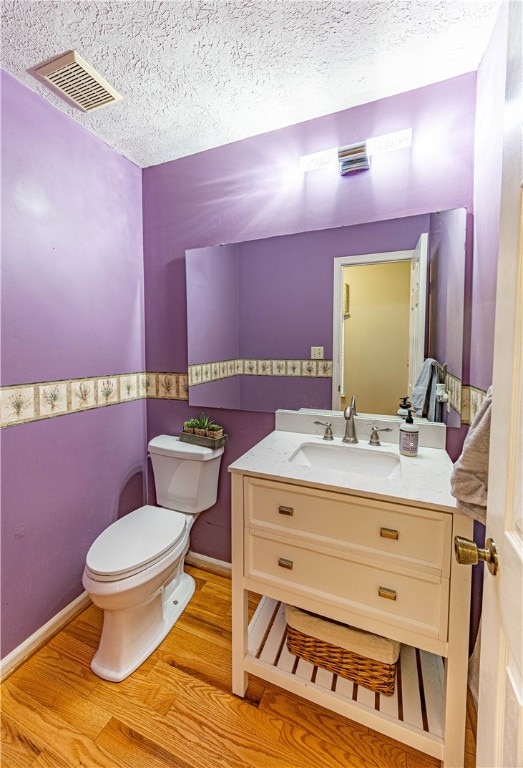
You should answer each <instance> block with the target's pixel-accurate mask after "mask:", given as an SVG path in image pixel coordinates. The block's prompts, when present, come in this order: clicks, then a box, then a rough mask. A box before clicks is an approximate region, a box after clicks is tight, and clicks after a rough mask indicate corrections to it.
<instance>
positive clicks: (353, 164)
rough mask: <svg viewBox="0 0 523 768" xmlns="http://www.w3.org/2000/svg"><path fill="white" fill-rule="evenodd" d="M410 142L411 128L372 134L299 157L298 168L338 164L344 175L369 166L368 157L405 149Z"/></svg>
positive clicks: (312, 169) (305, 169)
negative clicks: (340, 145)
mask: <svg viewBox="0 0 523 768" xmlns="http://www.w3.org/2000/svg"><path fill="white" fill-rule="evenodd" d="M411 144H412V128H405V129H404V130H401V131H395V132H394V133H386V134H383V135H382V136H374V137H373V138H371V139H366V140H365V141H359V142H356V143H355V144H348V145H346V146H344V147H333V148H332V149H324V150H322V151H321V152H313V153H312V154H310V155H302V156H301V157H300V169H301V170H302V171H303V172H306V171H315V170H317V169H319V168H328V167H330V166H338V168H339V172H340V174H341V175H342V176H345V175H346V174H347V173H350V172H351V171H360V170H366V169H368V168H370V158H371V157H373V156H374V155H381V154H383V153H385V152H393V151H395V150H397V149H405V148H406V147H410V146H411Z"/></svg>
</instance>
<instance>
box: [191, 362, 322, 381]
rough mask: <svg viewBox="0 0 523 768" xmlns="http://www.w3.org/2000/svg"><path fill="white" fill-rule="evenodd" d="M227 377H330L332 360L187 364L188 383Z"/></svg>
mask: <svg viewBox="0 0 523 768" xmlns="http://www.w3.org/2000/svg"><path fill="white" fill-rule="evenodd" d="M230 376H304V377H307V378H311V377H313V378H314V377H315V378H317V377H321V378H331V377H332V360H269V359H263V360H258V359H251V358H249V359H236V360H215V361H213V362H210V363H200V364H198V365H190V366H189V386H190V387H194V386H195V385H197V384H205V383H206V382H208V381H217V380H218V379H227V378H229V377H230Z"/></svg>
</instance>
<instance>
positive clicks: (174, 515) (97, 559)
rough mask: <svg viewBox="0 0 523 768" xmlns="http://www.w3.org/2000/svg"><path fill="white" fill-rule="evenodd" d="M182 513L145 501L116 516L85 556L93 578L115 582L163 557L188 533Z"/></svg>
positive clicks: (138, 571)
mask: <svg viewBox="0 0 523 768" xmlns="http://www.w3.org/2000/svg"><path fill="white" fill-rule="evenodd" d="M188 530H189V526H188V518H187V517H186V515H184V514H183V513H182V512H176V511H174V510H172V509H165V508H163V507H153V506H151V505H149V504H147V505H145V506H143V507H139V508H138V509H135V510H134V511H133V512H130V513H129V514H128V515H125V517H122V518H120V519H119V520H117V521H116V522H114V523H113V524H112V525H110V526H109V527H108V528H106V529H105V530H104V531H102V533H101V534H100V535H99V536H98V538H97V539H95V541H94V542H93V544H92V545H91V547H90V549H89V551H88V553H87V558H86V571H87V572H88V575H89V576H90V577H91V578H92V579H93V580H94V581H119V580H120V579H126V578H128V577H129V576H133V575H134V574H136V573H140V572H141V571H144V570H145V569H146V568H149V567H151V566H152V565H154V564H155V563H157V562H158V561H159V560H161V559H163V558H165V557H167V556H168V555H169V554H170V552H171V551H172V550H174V549H176V548H177V546H178V545H179V544H180V542H181V541H182V540H183V539H184V537H187V536H188Z"/></svg>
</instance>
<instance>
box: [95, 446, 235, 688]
mask: <svg viewBox="0 0 523 768" xmlns="http://www.w3.org/2000/svg"><path fill="white" fill-rule="evenodd" d="M155 441H156V442H155ZM194 449H198V450H194ZM149 451H150V455H151V459H152V462H153V469H154V474H155V484H156V486H157V497H158V500H159V501H160V502H161V501H162V500H163V501H164V503H165V501H167V502H168V503H169V505H174V504H176V505H177V507H178V509H176V508H172V507H171V506H170V507H169V508H167V507H165V506H162V507H157V506H151V505H145V506H143V507H140V508H139V509H135V510H134V511H133V512H130V513H129V514H128V515H126V516H125V517H122V518H121V519H120V520H117V521H116V522H114V523H113V524H112V525H110V526H109V527H108V528H106V530H105V531H102V533H101V534H100V535H99V536H98V538H97V539H96V540H95V541H94V542H93V544H92V545H91V547H90V549H89V552H88V553H87V557H86V563H85V569H84V573H83V577H82V583H83V585H84V588H85V590H86V591H87V593H88V594H89V596H90V597H91V599H92V601H93V603H94V604H95V605H97V606H98V607H99V608H101V609H102V610H103V611H104V621H103V628H102V634H101V637H100V643H99V646H98V650H97V651H96V653H95V655H94V657H93V660H92V662H91V669H92V670H93V672H94V673H95V674H96V675H98V676H99V677H101V678H103V679H104V680H110V681H112V682H120V681H121V680H124V679H125V678H126V677H128V676H129V675H130V674H131V673H132V672H134V670H135V669H137V668H138V667H139V666H140V664H142V663H143V662H144V661H145V660H146V659H147V657H148V656H149V655H150V654H151V653H152V652H153V651H154V649H155V648H156V647H157V646H158V645H159V644H160V643H161V641H162V640H163V639H164V638H165V636H166V635H167V633H168V632H169V631H170V629H172V627H173V626H174V624H175V623H176V621H177V619H178V618H179V617H180V615H181V614H182V612H183V610H184V608H185V606H186V605H187V603H188V602H189V600H190V599H191V597H192V595H193V593H194V579H193V578H192V577H191V576H189V574H186V573H184V570H183V563H184V557H185V554H186V552H187V550H188V548H189V533H190V530H191V528H192V525H193V522H194V520H195V518H196V516H197V514H198V513H199V512H200V511H202V509H205V508H207V506H212V504H214V503H215V501H216V496H217V486H218V472H219V465H220V461H221V455H222V453H223V448H220V449H218V450H215V451H213V450H211V449H210V448H202V447H200V446H195V445H191V444H184V443H180V442H179V440H178V438H175V437H172V436H170V435H161V436H160V437H159V438H155V440H152V441H151V442H150V443H149ZM158 459H160V462H159V463H158ZM184 467H185V468H186V471H183V468H184ZM160 485H161V486H162V487H161V489H160V487H159V486H160ZM177 488H178V493H177V490H176V489H177ZM180 508H181V509H180ZM188 509H190V512H187V510H188Z"/></svg>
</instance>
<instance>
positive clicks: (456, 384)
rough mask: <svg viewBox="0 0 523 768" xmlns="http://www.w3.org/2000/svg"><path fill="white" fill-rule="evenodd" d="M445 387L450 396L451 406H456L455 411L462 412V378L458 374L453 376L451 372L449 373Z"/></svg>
mask: <svg viewBox="0 0 523 768" xmlns="http://www.w3.org/2000/svg"><path fill="white" fill-rule="evenodd" d="M445 389H446V391H447V393H448V396H449V400H448V403H449V405H450V407H451V408H454V410H455V411H457V412H458V413H459V414H461V408H462V403H461V399H462V385H461V379H458V378H457V377H456V376H453V375H452V374H451V373H447V376H446V379H445Z"/></svg>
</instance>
